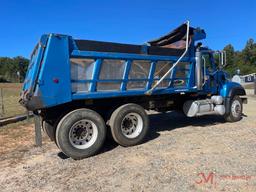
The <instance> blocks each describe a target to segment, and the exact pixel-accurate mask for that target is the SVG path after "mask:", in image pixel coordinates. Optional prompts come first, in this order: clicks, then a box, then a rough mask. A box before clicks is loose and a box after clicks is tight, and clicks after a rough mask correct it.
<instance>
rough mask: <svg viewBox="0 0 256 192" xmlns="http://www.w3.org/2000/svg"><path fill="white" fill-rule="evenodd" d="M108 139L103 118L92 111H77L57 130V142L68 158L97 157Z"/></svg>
mask: <svg viewBox="0 0 256 192" xmlns="http://www.w3.org/2000/svg"><path fill="white" fill-rule="evenodd" d="M105 137H106V126H105V122H104V120H103V119H102V117H101V116H100V115H99V114H98V113H96V112H95V111H92V110H90V109H77V110H75V111H72V112H70V113H68V114H67V115H65V116H64V117H63V118H62V120H61V121H60V122H59V124H58V126H57V130H56V142H57V145H58V146H59V148H60V149H61V150H62V151H63V153H65V154H66V155H67V156H69V157H72V158H73V159H82V158H86V157H89V156H92V155H95V154H96V153H97V152H98V150H99V149H100V148H101V147H102V145H103V143H104V141H105Z"/></svg>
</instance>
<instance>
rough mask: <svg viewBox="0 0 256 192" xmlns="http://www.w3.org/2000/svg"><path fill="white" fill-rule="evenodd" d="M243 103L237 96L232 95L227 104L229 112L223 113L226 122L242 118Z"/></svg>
mask: <svg viewBox="0 0 256 192" xmlns="http://www.w3.org/2000/svg"><path fill="white" fill-rule="evenodd" d="M242 114H243V103H242V100H241V98H240V97H239V96H237V95H236V96H234V97H233V99H232V100H231V103H230V106H229V113H228V114H226V115H225V120H226V121H228V122H236V121H239V120H241V119H242Z"/></svg>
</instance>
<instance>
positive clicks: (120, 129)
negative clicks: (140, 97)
mask: <svg viewBox="0 0 256 192" xmlns="http://www.w3.org/2000/svg"><path fill="white" fill-rule="evenodd" d="M148 126H149V119H148V115H147V113H146V112H145V110H144V108H142V107H141V106H139V105H137V104H132V103H131V104H126V105H123V106H121V107H119V108H117V109H116V110H115V111H114V112H113V114H112V115H111V118H110V127H111V133H112V136H113V138H114V140H115V141H116V142H117V143H118V144H120V145H122V146H133V145H137V144H139V143H141V142H142V141H143V140H144V138H145V136H146V135H147V132H148V129H149V128H148Z"/></svg>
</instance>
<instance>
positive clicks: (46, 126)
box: [42, 121, 56, 141]
mask: <svg viewBox="0 0 256 192" xmlns="http://www.w3.org/2000/svg"><path fill="white" fill-rule="evenodd" d="M42 128H43V131H44V132H45V133H46V135H47V136H48V137H49V138H50V139H51V141H55V131H56V127H55V126H53V125H52V124H50V123H49V122H47V121H42Z"/></svg>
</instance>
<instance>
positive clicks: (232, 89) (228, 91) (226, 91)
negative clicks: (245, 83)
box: [219, 81, 246, 98]
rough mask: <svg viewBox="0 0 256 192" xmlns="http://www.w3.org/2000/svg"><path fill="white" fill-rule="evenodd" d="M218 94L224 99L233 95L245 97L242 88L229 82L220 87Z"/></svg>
mask: <svg viewBox="0 0 256 192" xmlns="http://www.w3.org/2000/svg"><path fill="white" fill-rule="evenodd" d="M219 94H220V95H221V96H222V97H224V98H225V97H230V98H232V97H233V96H235V95H246V93H245V90H244V88H243V87H242V86H241V85H240V84H239V83H235V82H230V81H229V82H226V83H225V84H223V85H222V86H221V88H220V93H219Z"/></svg>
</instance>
